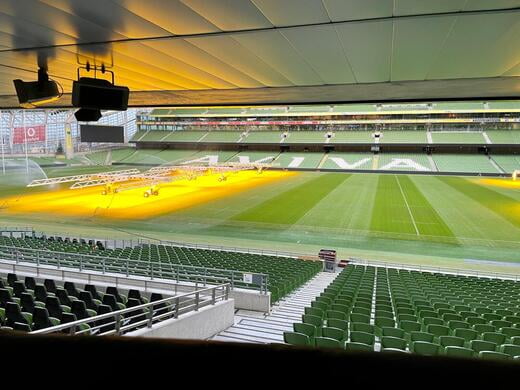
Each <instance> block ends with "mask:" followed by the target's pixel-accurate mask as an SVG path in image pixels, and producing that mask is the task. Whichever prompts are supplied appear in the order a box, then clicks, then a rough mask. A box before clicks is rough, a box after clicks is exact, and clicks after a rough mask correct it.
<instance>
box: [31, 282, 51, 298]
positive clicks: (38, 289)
mask: <svg viewBox="0 0 520 390" xmlns="http://www.w3.org/2000/svg"><path fill="white" fill-rule="evenodd" d="M47 295H48V294H47V288H46V287H45V286H44V285H43V284H39V283H37V284H36V285H35V286H34V297H35V298H36V300H37V301H40V302H45V299H46V298H47Z"/></svg>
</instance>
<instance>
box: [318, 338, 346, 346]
mask: <svg viewBox="0 0 520 390" xmlns="http://www.w3.org/2000/svg"><path fill="white" fill-rule="evenodd" d="M314 342H315V343H316V347H318V348H343V344H342V343H341V342H340V341H338V340H335V339H331V338H329V337H316V338H315V339H314Z"/></svg>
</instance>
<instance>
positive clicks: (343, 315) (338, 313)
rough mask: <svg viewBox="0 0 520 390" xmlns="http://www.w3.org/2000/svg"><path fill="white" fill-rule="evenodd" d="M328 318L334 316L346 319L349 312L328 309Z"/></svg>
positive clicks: (334, 317) (338, 318)
mask: <svg viewBox="0 0 520 390" xmlns="http://www.w3.org/2000/svg"><path fill="white" fill-rule="evenodd" d="M326 315H327V318H332V319H336V320H346V319H347V314H346V313H343V312H341V311H337V310H327V313H326Z"/></svg>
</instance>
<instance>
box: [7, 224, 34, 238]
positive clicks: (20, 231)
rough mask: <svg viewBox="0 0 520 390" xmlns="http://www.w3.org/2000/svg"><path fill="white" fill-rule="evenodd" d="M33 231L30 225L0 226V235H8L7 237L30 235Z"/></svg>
mask: <svg viewBox="0 0 520 390" xmlns="http://www.w3.org/2000/svg"><path fill="white" fill-rule="evenodd" d="M34 233H35V231H34V229H33V228H32V227H30V226H25V227H18V226H14V227H10V226H3V227H0V235H2V236H5V235H8V236H9V237H14V236H21V237H23V236H26V235H29V236H32V235H33V234H34Z"/></svg>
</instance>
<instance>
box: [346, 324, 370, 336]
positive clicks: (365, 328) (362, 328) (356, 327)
mask: <svg viewBox="0 0 520 390" xmlns="http://www.w3.org/2000/svg"><path fill="white" fill-rule="evenodd" d="M350 330H353V331H358V332H365V333H370V334H375V326H374V325H370V324H364V323H362V322H352V323H351V324H350Z"/></svg>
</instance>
